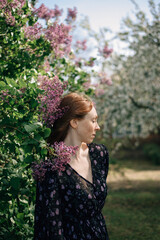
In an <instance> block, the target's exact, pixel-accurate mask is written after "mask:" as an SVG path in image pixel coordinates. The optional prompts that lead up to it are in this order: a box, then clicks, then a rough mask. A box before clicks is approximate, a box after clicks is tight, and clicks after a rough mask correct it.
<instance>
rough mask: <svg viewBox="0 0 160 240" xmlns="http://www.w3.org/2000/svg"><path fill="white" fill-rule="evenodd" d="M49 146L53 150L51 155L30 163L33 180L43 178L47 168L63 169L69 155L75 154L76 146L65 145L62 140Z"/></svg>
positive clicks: (68, 160)
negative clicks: (45, 158) (38, 161)
mask: <svg viewBox="0 0 160 240" xmlns="http://www.w3.org/2000/svg"><path fill="white" fill-rule="evenodd" d="M51 147H52V149H53V152H54V153H53V155H50V156H49V158H48V159H47V160H45V161H43V160H41V162H40V163H33V165H32V170H33V177H34V179H35V180H39V181H42V180H43V179H44V178H45V174H46V171H47V169H50V170H51V171H55V170H58V171H59V172H61V171H64V170H65V166H66V164H68V163H69V162H70V160H71V156H72V155H75V154H76V151H77V150H78V146H66V145H65V143H64V142H59V143H57V142H55V143H54V145H53V146H51ZM51 152H52V151H51Z"/></svg>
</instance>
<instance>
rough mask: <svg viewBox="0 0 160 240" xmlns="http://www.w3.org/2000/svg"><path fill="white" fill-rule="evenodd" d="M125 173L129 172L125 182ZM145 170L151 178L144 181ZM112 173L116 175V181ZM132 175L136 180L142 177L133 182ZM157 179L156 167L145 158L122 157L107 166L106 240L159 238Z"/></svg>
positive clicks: (159, 185)
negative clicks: (149, 172)
mask: <svg viewBox="0 0 160 240" xmlns="http://www.w3.org/2000/svg"><path fill="white" fill-rule="evenodd" d="M127 158H128V157H127ZM127 170H129V173H130V172H131V170H132V171H133V172H131V173H132V175H131V177H130V178H129V179H128V178H127V177H125V171H127ZM148 171H152V172H153V176H154V178H153V179H149V178H148V175H147V174H148ZM115 172H116V173H119V175H116V179H114V173H115ZM133 173H134V175H135V176H136V174H138V175H137V176H138V177H140V175H141V173H142V174H143V176H142V177H143V178H142V179H141V178H140V180H139V179H137V180H135V176H133ZM117 176H119V178H118V177H117ZM127 176H128V177H129V175H127ZM145 176H146V177H145ZM132 177H133V179H132ZM159 179H160V167H157V166H154V165H153V164H151V163H149V162H147V161H145V159H141V160H137V158H136V159H131V160H129V159H124V158H123V159H121V160H119V162H118V163H116V164H114V165H112V164H111V165H110V175H109V179H108V187H109V192H108V197H107V199H106V203H105V206H104V208H103V214H104V216H105V219H106V224H107V228H108V232H109V236H110V240H159V239H160V182H159Z"/></svg>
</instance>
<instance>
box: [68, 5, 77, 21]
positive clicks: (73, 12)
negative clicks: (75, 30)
mask: <svg viewBox="0 0 160 240" xmlns="http://www.w3.org/2000/svg"><path fill="white" fill-rule="evenodd" d="M76 17H77V8H76V7H74V9H73V10H72V9H71V8H68V15H67V21H72V20H75V19H76Z"/></svg>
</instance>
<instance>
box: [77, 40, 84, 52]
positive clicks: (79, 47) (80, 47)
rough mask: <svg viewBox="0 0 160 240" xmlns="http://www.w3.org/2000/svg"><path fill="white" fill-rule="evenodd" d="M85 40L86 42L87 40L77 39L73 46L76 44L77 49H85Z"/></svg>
mask: <svg viewBox="0 0 160 240" xmlns="http://www.w3.org/2000/svg"><path fill="white" fill-rule="evenodd" d="M86 42H87V40H83V41H79V40H78V41H76V44H75V46H76V47H77V48H78V49H81V50H86V49H87V45H86Z"/></svg>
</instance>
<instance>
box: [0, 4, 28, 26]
mask: <svg viewBox="0 0 160 240" xmlns="http://www.w3.org/2000/svg"><path fill="white" fill-rule="evenodd" d="M25 2H26V1H25V0H12V1H7V0H0V8H1V9H2V15H3V16H4V17H5V19H6V23H7V24H9V25H11V26H14V25H15V22H16V20H15V17H14V16H13V15H14V12H16V13H17V14H18V15H20V14H22V12H23V11H22V8H23V6H24V4H25Z"/></svg>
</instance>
